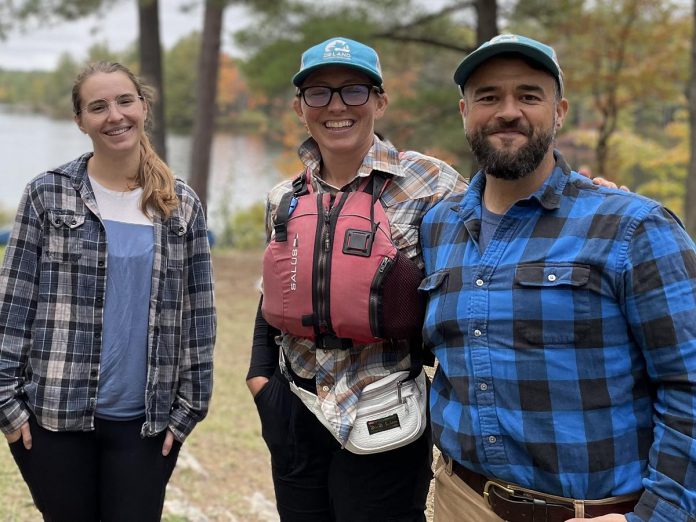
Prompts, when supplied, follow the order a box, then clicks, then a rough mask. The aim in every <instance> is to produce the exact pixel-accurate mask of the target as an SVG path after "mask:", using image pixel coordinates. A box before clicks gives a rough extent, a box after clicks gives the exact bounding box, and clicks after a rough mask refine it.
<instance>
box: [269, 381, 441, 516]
mask: <svg viewBox="0 0 696 522" xmlns="http://www.w3.org/2000/svg"><path fill="white" fill-rule="evenodd" d="M255 402H256V406H257V408H258V411H259V415H260V417H261V424H262V430H263V438H264V440H265V441H266V444H267V445H268V448H269V450H270V452H271V465H272V470H273V485H274V487H275V494H276V503H277V507H278V513H279V514H280V518H281V520H282V521H283V522H425V515H424V511H425V502H426V497H427V495H428V487H429V485H430V479H431V478H432V472H431V463H432V438H431V435H430V429H429V428H428V429H427V430H426V432H425V433H424V434H423V435H422V436H421V437H420V438H419V439H418V440H417V441H415V442H413V443H411V444H409V445H408V446H404V447H402V448H398V449H395V450H392V451H387V452H384V453H375V454H372V455H356V454H354V453H351V452H349V451H348V450H343V449H341V447H340V445H339V444H338V442H337V441H336V439H335V438H334V437H333V436H332V435H331V434H330V433H329V432H328V430H327V429H326V428H325V427H324V426H322V425H321V423H320V422H319V421H318V420H317V418H316V417H315V416H314V415H313V414H312V413H311V412H310V411H309V410H308V409H307V408H306V407H305V405H304V404H303V403H302V401H301V400H300V399H299V398H298V397H296V396H295V395H294V394H293V393H292V392H291V391H290V388H289V386H288V383H287V381H286V380H285V379H284V378H283V377H282V375H280V373H279V372H278V371H276V374H275V375H274V376H273V377H272V378H271V380H270V381H269V382H268V384H267V385H266V386H264V387H263V388H262V389H261V391H260V392H259V393H258V394H257V396H256V398H255Z"/></svg>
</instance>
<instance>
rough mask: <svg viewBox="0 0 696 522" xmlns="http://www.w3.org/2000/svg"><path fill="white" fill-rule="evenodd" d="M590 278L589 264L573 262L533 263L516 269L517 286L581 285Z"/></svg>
mask: <svg viewBox="0 0 696 522" xmlns="http://www.w3.org/2000/svg"><path fill="white" fill-rule="evenodd" d="M589 279H590V267H589V265H582V264H573V263H531V264H525V265H520V266H518V267H517V269H516V270H515V286H517V287H551V288H553V287H559V286H573V287H581V286H585V285H587V282H588V281H589Z"/></svg>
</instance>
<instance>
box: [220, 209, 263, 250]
mask: <svg viewBox="0 0 696 522" xmlns="http://www.w3.org/2000/svg"><path fill="white" fill-rule="evenodd" d="M264 216H265V205H264V204H263V203H256V204H254V205H252V206H250V207H248V208H246V209H243V210H239V211H237V212H235V213H234V214H232V215H231V216H229V217H228V219H227V222H226V223H225V227H224V229H223V231H222V233H221V234H220V237H219V242H218V245H219V246H220V247H228V248H230V247H231V248H237V249H242V250H251V249H255V248H261V247H263V246H264V245H265V244H266V228H265V224H264V223H265V221H264V219H265V217H264Z"/></svg>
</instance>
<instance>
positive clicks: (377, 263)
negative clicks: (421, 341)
mask: <svg viewBox="0 0 696 522" xmlns="http://www.w3.org/2000/svg"><path fill="white" fill-rule="evenodd" d="M386 183H387V181H386V180H385V178H384V175H382V174H381V173H374V174H372V175H371V176H369V177H368V178H367V179H366V180H365V182H363V183H361V185H360V187H359V189H358V190H356V191H351V192H337V193H336V194H330V193H328V192H323V193H317V192H314V191H313V190H312V185H311V174H310V171H309V169H307V171H306V173H305V174H304V175H300V176H299V177H298V178H297V179H295V180H294V181H293V185H292V187H293V188H292V190H291V191H290V192H288V193H286V194H284V195H283V198H282V199H281V202H280V204H279V205H278V208H277V210H276V216H275V218H274V231H275V234H274V237H273V238H272V239H271V242H270V243H269V244H268V246H267V247H266V251H265V253H264V258H263V294H264V296H263V305H262V313H263V317H264V318H265V319H266V320H267V321H268V322H269V324H271V325H272V326H275V327H276V328H278V329H280V330H281V331H283V332H286V333H290V334H292V335H296V336H298V337H305V338H309V339H313V340H314V341H315V343H316V344H317V346H318V347H320V348H346V347H349V346H352V344H353V342H357V343H369V342H375V341H378V340H381V339H407V338H412V337H416V336H418V335H420V331H421V326H422V322H423V314H424V302H423V299H422V297H421V296H420V295H419V292H418V285H419V284H420V281H421V279H422V272H421V270H420V269H419V268H418V267H417V266H416V264H415V263H414V262H413V261H411V260H410V259H408V258H407V257H406V256H405V255H404V254H402V253H401V252H399V250H398V249H397V248H396V246H395V245H394V243H393V242H392V239H391V230H390V228H389V220H388V219H387V215H386V213H385V212H384V209H383V208H382V204H381V202H380V200H379V197H380V196H381V194H382V192H383V191H384V187H385V186H386ZM370 188H371V189H372V190H370Z"/></svg>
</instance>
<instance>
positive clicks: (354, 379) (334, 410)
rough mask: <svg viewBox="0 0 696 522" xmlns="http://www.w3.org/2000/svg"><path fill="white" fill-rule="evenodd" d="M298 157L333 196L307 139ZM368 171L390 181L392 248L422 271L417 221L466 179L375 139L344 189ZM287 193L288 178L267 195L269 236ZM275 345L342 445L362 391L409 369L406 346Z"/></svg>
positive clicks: (287, 339) (293, 340)
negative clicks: (310, 382) (306, 384)
mask: <svg viewBox="0 0 696 522" xmlns="http://www.w3.org/2000/svg"><path fill="white" fill-rule="evenodd" d="M299 155H300V159H301V160H302V162H303V163H304V164H305V165H306V166H307V167H309V168H310V170H311V172H312V186H313V188H314V190H316V191H318V192H327V191H333V192H336V189H335V188H333V187H331V186H329V185H327V184H326V183H325V182H324V181H323V180H322V179H321V178H320V177H319V170H320V167H321V155H320V152H319V147H318V146H317V144H316V142H315V141H314V140H313V139H312V138H309V139H308V140H307V141H306V142H305V143H304V144H303V145H302V146H301V147H300V149H299ZM373 171H380V172H383V173H386V174H388V175H389V178H390V182H389V183H388V185H387V187H386V189H385V191H384V193H383V194H382V197H381V202H382V204H383V205H384V207H385V211H386V214H387V217H388V218H389V225H390V228H391V233H392V240H393V241H394V244H395V245H396V246H397V248H399V249H400V250H401V251H403V252H404V253H405V254H406V255H407V256H408V257H409V258H411V259H413V260H415V261H416V262H417V263H418V265H419V266H421V267H422V266H423V263H422V258H421V254H420V246H419V233H418V227H419V225H420V222H421V219H422V217H423V215H424V214H425V213H426V212H427V211H428V209H430V208H431V207H432V206H433V205H434V204H435V203H436V202H437V201H439V200H440V199H441V198H443V197H444V196H447V195H448V194H450V193H451V192H453V191H461V190H465V189H466V182H465V180H464V179H463V178H461V177H460V176H459V174H458V173H457V172H456V171H455V170H454V169H453V168H452V167H450V166H449V165H447V164H446V163H444V162H442V161H440V160H438V159H436V158H432V157H429V156H424V155H422V154H419V153H417V152H412V151H408V152H404V153H401V154H400V153H399V152H398V151H397V150H396V149H395V148H394V147H393V146H391V145H390V144H388V143H386V142H383V141H381V140H380V139H379V138H377V137H376V136H375V140H374V144H373V146H372V148H371V149H370V150H369V152H368V153H367V155H366V156H365V158H364V159H363V162H362V165H361V166H360V168H359V169H358V172H357V176H356V178H355V180H353V181H352V182H351V183H350V184H349V185H348V186H347V187H345V189H344V190H355V189H356V188H357V187H358V186H359V185H360V182H361V180H363V179H364V178H365V177H366V176H369V175H370V174H371V173H372V172H373ZM289 190H292V189H291V181H290V180H288V181H285V182H282V183H280V184H279V185H277V186H276V187H274V188H273V189H272V190H271V191H270V192H269V195H268V205H267V211H266V227H267V234H268V237H269V238H270V237H271V234H272V230H273V218H274V216H275V212H276V209H277V206H278V204H279V203H280V199H281V198H282V196H283V194H285V193H286V192H288V191H289ZM395 313H398V311H397V312H395ZM280 344H281V346H282V349H283V350H284V353H285V356H286V359H287V361H288V363H289V364H290V366H291V368H292V370H293V371H294V372H295V373H296V374H297V375H298V376H299V377H302V378H307V379H312V378H314V377H316V386H317V388H316V391H317V395H318V397H319V398H320V400H321V409H322V411H323V413H324V416H325V417H326V419H327V420H328V421H329V422H330V424H331V425H332V426H333V428H334V430H335V432H336V434H337V435H338V437H339V439H340V440H341V441H342V442H343V443H345V442H346V441H347V440H348V437H349V435H350V430H351V428H352V426H353V423H354V421H355V416H356V406H357V403H358V399H359V398H360V393H361V391H362V389H363V388H364V387H365V386H367V385H368V384H370V383H372V382H375V381H376V380H378V379H381V378H382V377H386V376H387V375H390V374H392V373H394V372H397V371H402V370H408V369H409V368H410V365H411V360H410V356H409V347H408V344H407V343H405V342H403V343H399V342H397V343H394V344H392V343H372V344H368V345H360V346H353V347H352V348H350V349H347V350H317V349H316V348H315V346H314V343H313V342H312V341H311V340H308V339H302V338H299V337H293V336H290V335H287V334H286V335H282V336H281V339H280Z"/></svg>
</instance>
